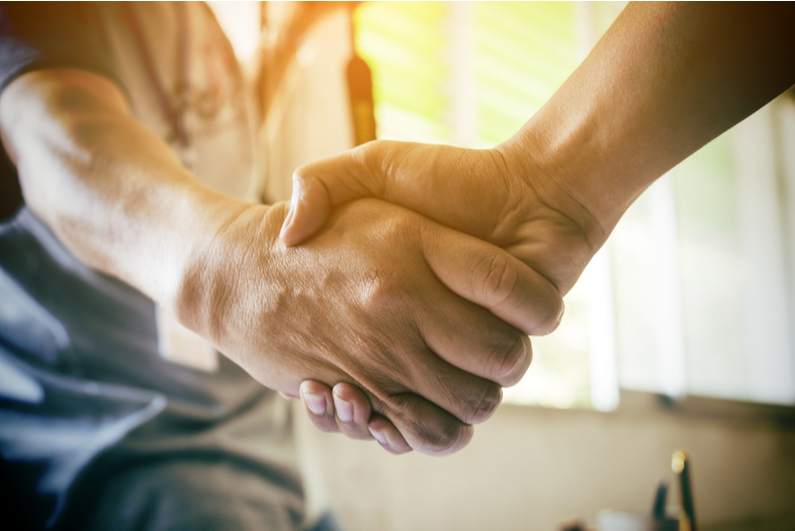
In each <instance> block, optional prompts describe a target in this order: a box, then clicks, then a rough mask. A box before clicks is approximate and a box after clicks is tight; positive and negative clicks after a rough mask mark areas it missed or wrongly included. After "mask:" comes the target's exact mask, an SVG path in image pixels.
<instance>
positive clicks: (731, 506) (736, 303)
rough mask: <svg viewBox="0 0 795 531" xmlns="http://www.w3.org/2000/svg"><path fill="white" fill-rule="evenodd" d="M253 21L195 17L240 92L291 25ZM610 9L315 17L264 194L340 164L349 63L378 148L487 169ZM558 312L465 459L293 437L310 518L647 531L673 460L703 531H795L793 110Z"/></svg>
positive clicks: (600, 266)
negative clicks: (237, 73)
mask: <svg viewBox="0 0 795 531" xmlns="http://www.w3.org/2000/svg"><path fill="white" fill-rule="evenodd" d="M261 4H262V3H257V2H250V3H243V2H240V3H237V2H229V3H220V2H219V3H215V2H211V5H212V6H213V9H214V10H215V12H216V14H217V16H218V18H219V21H220V22H221V24H222V26H224V28H225V29H226V31H227V33H228V35H229V37H230V40H231V41H232V43H233V45H234V47H235V51H236V53H237V55H238V58H239V59H240V60H241V61H242V62H243V63H245V64H247V65H248V68H249V71H250V72H251V73H252V74H251V75H252V77H256V75H258V74H257V72H258V71H259V68H260V67H261V66H262V65H264V66H265V72H267V71H268V66H269V64H270V65H271V68H275V66H273V61H275V59H273V58H272V57H271V56H269V55H268V54H267V53H265V54H263V48H265V49H266V48H267V46H268V43H269V42H271V41H272V40H273V39H274V35H278V31H279V27H280V26H279V25H280V21H282V20H286V19H288V18H289V13H290V11H291V10H294V9H295V6H293V5H291V4H290V3H287V2H267V3H265V4H267V5H265V6H264V7H263V6H262V5H261ZM624 5H625V4H624V3H620V2H599V3H581V2H554V3H547V2H533V3H525V2H516V3H502V2H483V3H481V2H416V3H403V2H395V3H382V2H364V3H361V4H358V5H357V6H356V7H355V9H352V10H351V9H349V8H343V9H339V10H337V11H335V12H333V13H331V14H330V15H328V16H326V17H325V18H324V19H323V20H322V21H320V22H319V23H317V24H316V25H314V26H313V28H312V29H311V30H310V31H309V33H308V34H307V35H306V36H305V37H304V38H303V39H302V40H301V42H300V43H298V44H297V45H296V47H295V50H294V53H292V54H291V55H290V58H289V60H288V61H286V66H285V74H284V76H283V78H281V80H280V81H279V82H278V84H277V86H267V84H266V85H265V88H264V89H263V85H262V84H260V85H258V86H259V87H260V88H259V90H260V91H262V90H266V91H268V98H269V101H271V102H272V103H271V104H270V105H269V106H268V107H267V112H265V113H264V126H263V128H262V131H261V134H260V153H261V155H262V168H263V170H262V176H261V180H260V182H259V184H258V190H257V193H258V194H259V195H260V196H261V197H263V198H264V199H265V200H266V201H276V200H283V199H287V198H289V195H290V190H289V176H290V174H291V173H292V170H293V169H295V168H296V167H297V166H299V165H300V164H303V163H305V162H308V161H311V160H316V159H318V158H322V157H326V156H330V155H334V154H336V153H339V152H340V151H343V150H345V149H348V148H350V147H352V146H353V145H354V144H353V142H354V141H353V132H352V129H351V123H350V122H351V118H350V116H351V109H350V103H349V98H348V93H347V91H348V87H347V84H346V79H345V67H346V65H347V63H348V61H349V59H350V57H351V55H352V47H355V51H356V53H357V54H358V55H359V56H360V57H362V58H363V59H364V60H365V61H366V62H367V64H368V65H369V67H370V69H371V71H372V81H373V101H374V113H375V119H376V126H377V136H378V138H381V139H396V140H410V141H421V142H433V143H448V144H455V145H460V146H466V147H476V148H477V147H491V146H493V145H495V144H497V143H500V142H502V141H504V140H506V139H507V138H509V137H510V136H511V135H513V134H514V133H515V132H516V131H517V130H518V129H519V128H520V127H521V126H522V125H523V124H524V123H525V122H526V121H527V120H528V119H529V118H530V116H532V115H533V113H534V112H536V111H537V110H538V109H539V108H540V107H541V106H542V105H543V104H544V102H545V101H546V99H547V98H548V97H549V96H550V95H552V93H554V91H555V90H556V88H557V87H559V86H560V85H561V84H562V83H563V82H564V81H565V79H566V78H567V77H568V76H569V74H571V72H572V71H573V70H574V69H575V68H576V66H577V65H578V64H579V63H580V62H581V61H582V60H583V59H584V58H585V57H586V56H587V55H588V53H589V52H590V50H591V49H592V47H593V46H594V44H595V43H596V42H597V41H598V39H599V38H600V37H601V35H602V34H603V33H604V32H605V31H606V30H607V28H608V27H609V26H610V24H611V23H612V22H613V20H615V18H616V17H617V16H618V14H619V13H620V12H621V10H622V9H623V7H624ZM252 21H254V23H253V24H252ZM257 22H259V24H257ZM269 39H270V41H269ZM268 61H271V63H269V62H268ZM649 126H650V127H653V126H654V124H649ZM565 302H566V310H567V311H566V316H565V318H564V320H563V323H562V325H561V327H560V328H559V329H558V331H556V332H555V333H554V334H552V335H551V336H548V337H544V338H537V339H534V343H533V345H534V360H533V365H532V367H531V369H530V371H529V372H528V373H527V376H526V377H525V378H524V380H523V381H522V382H521V383H519V384H518V385H517V386H515V387H513V388H511V389H507V390H506V393H505V397H506V398H505V403H504V405H503V406H502V407H501V408H500V410H499V411H498V413H497V414H496V415H495V417H494V418H492V419H491V420H490V421H489V422H487V423H486V424H484V425H481V426H478V427H477V429H476V435H475V438H474V440H473V442H472V444H471V445H470V446H469V447H468V448H466V449H465V450H464V451H462V452H460V453H459V454H456V455H454V456H452V457H447V458H443V459H438V458H436V459H434V458H429V457H426V456H421V455H408V456H403V457H398V458H396V457H392V456H389V455H387V454H386V453H384V452H383V451H382V450H381V449H380V448H378V447H377V446H376V445H374V444H366V443H360V442H356V441H350V440H347V439H344V438H343V437H342V436H339V435H337V436H332V435H327V434H322V433H319V432H316V431H315V430H313V429H312V428H311V427H309V426H308V424H306V423H305V422H303V420H302V421H300V422H299V431H300V433H301V434H302V438H301V441H302V445H303V453H304V456H305V462H306V463H305V464H306V474H307V477H308V480H309V491H310V492H309V493H310V497H311V500H312V503H313V504H314V506H315V507H316V508H320V507H325V506H332V507H334V508H335V510H336V511H337V513H338V515H339V517H340V519H341V521H342V524H343V525H345V526H347V527H346V528H348V529H354V530H356V529H367V530H380V529H383V530H420V529H429V530H430V529H433V530H441V529H554V528H555V526H556V525H557V524H560V523H561V522H563V521H564V520H567V519H569V518H571V517H582V518H583V519H584V520H585V521H587V522H591V523H593V522H595V521H596V515H597V514H598V512H599V511H600V510H602V509H616V510H624V511H648V510H650V508H651V502H652V496H653V492H654V487H655V485H656V482H657V480H658V479H659V478H661V477H662V478H665V477H667V476H668V475H670V456H671V453H672V452H673V451H674V450H676V449H679V448H682V449H686V450H688V451H689V452H690V454H691V456H692V460H693V483H694V495H695V502H696V507H697V514H698V517H699V520H700V522H701V523H702V524H704V525H703V526H702V527H704V528H707V529H725V530H729V529H771V530H772V529H795V408H794V407H793V406H795V326H793V325H795V99H793V98H792V96H791V95H787V94H785V95H783V96H781V97H779V98H778V99H777V100H775V101H774V102H772V103H771V104H770V105H768V106H767V107H765V108H764V109H762V110H760V111H759V112H757V113H756V114H755V115H753V116H752V117H750V118H748V119H747V120H746V121H744V122H743V123H741V124H739V125H738V126H736V127H735V128H734V129H732V130H731V131H729V132H727V133H726V134H724V135H722V136H721V137H719V138H717V139H716V140H714V141H713V142H711V143H710V144H709V145H707V146H705V147H704V148H703V149H701V150H700V151H699V152H697V153H696V154H695V155H693V156H692V157H690V158H689V159H688V160H686V161H684V162H683V163H682V164H680V165H679V166H678V167H676V168H674V169H673V170H672V171H671V172H670V173H669V174H668V175H666V176H665V177H663V178H662V179H660V180H659V181H658V182H656V183H655V184H654V185H653V186H652V187H651V188H650V189H649V190H648V191H647V192H646V193H645V194H644V195H643V196H641V197H640V199H639V200H638V201H637V202H636V203H635V204H634V205H633V206H632V207H631V208H630V210H629V211H628V212H627V214H626V215H625V216H624V218H623V219H622V221H621V222H620V223H619V225H618V227H617V228H616V230H615V232H614V233H613V235H612V236H611V238H610V240H609V241H608V243H607V245H605V247H604V248H603V249H602V251H600V253H599V254H598V255H597V256H596V257H595V258H594V260H593V262H592V263H591V264H590V265H589V267H588V268H587V270H586V272H585V274H584V275H583V277H582V279H581V280H580V282H579V283H578V284H577V286H576V287H575V288H574V289H573V290H572V291H571V293H570V294H569V295H568V296H567V297H566V301H565ZM298 416H299V417H300V418H301V419H302V414H299V415H298ZM675 501H676V500H672V503H673V502H675Z"/></svg>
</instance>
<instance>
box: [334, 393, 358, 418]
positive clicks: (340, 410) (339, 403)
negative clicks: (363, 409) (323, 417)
mask: <svg viewBox="0 0 795 531" xmlns="http://www.w3.org/2000/svg"><path fill="white" fill-rule="evenodd" d="M334 407H335V408H336V409H337V416H338V417H339V418H340V420H341V421H342V422H350V421H352V420H353V405H352V404H351V403H350V402H348V401H347V400H343V399H342V398H340V397H338V396H337V395H334Z"/></svg>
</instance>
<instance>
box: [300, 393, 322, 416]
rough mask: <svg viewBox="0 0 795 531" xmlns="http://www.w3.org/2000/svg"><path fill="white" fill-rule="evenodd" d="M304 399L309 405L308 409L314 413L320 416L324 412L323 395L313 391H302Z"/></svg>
mask: <svg viewBox="0 0 795 531" xmlns="http://www.w3.org/2000/svg"><path fill="white" fill-rule="evenodd" d="M304 400H305V401H306V405H307V406H308V407H309V411H311V412H312V413H314V414H315V415H321V416H322V415H325V414H326V398H325V397H324V396H322V395H316V394H314V393H304Z"/></svg>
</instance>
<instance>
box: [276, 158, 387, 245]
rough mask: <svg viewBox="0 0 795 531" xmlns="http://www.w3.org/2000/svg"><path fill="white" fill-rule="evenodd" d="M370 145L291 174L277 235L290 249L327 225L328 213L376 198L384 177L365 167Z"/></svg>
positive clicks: (304, 167) (380, 173) (306, 166)
mask: <svg viewBox="0 0 795 531" xmlns="http://www.w3.org/2000/svg"><path fill="white" fill-rule="evenodd" d="M375 144H377V142H370V143H368V144H365V145H363V146H360V147H359V148H356V149H354V150H352V151H348V152H346V153H343V154H342V155H338V156H336V157H332V158H329V159H325V160H321V161H318V162H313V163H310V164H306V165H304V166H301V167H300V168H298V169H297V170H296V171H295V173H293V194H292V197H291V199H290V211H289V212H288V213H287V216H286V217H285V218H284V224H283V225H282V230H281V233H280V238H281V240H282V242H283V243H284V244H285V245H287V246H288V247H289V246H292V245H297V244H299V243H301V242H302V241H304V240H306V239H307V238H309V237H310V236H312V235H313V234H315V233H316V232H317V231H319V230H320V229H321V228H322V227H323V225H325V224H326V221H327V220H328V217H329V214H331V209H332V207H334V206H337V205H341V204H343V203H346V202H348V201H352V200H353V199H359V198H363V197H379V195H380V194H379V190H382V189H383V181H384V176H383V175H382V172H381V169H380V167H379V166H378V165H375V166H374V167H368V166H373V165H370V164H367V162H366V161H367V160H368V157H369V153H371V151H372V149H371V146H374V145H375Z"/></svg>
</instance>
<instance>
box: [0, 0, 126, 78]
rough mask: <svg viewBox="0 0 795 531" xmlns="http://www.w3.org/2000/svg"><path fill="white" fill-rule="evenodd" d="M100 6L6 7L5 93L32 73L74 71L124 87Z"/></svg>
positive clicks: (1, 21) (1, 12)
mask: <svg viewBox="0 0 795 531" xmlns="http://www.w3.org/2000/svg"><path fill="white" fill-rule="evenodd" d="M99 9H101V6H100V5H98V4H97V3H94V2H8V3H6V2H3V3H2V4H0V91H1V90H2V89H4V88H5V87H6V86H7V85H8V84H9V83H10V82H11V81H13V80H14V79H15V78H16V77H18V76H19V75H21V74H23V73H25V72H30V71H32V70H42V69H49V68H74V69H79V70H87V71H90V72H93V73H96V74H99V75H102V76H104V77H107V78H109V79H110V80H111V81H113V82H114V83H116V84H117V85H118V86H119V88H121V89H122V90H124V91H126V87H124V85H123V84H122V83H121V82H120V77H121V76H120V75H119V72H118V65H116V63H115V60H114V57H113V54H112V51H111V50H112V48H111V46H110V42H109V39H108V32H109V31H112V28H108V27H107V25H106V24H104V23H103V22H102V20H103V19H102V17H101V16H100V14H99V11H98V10H99Z"/></svg>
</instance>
